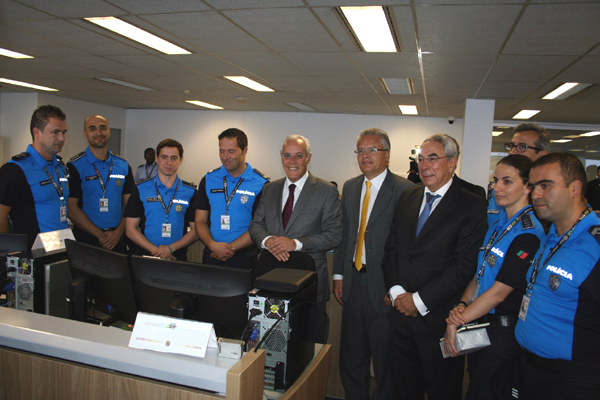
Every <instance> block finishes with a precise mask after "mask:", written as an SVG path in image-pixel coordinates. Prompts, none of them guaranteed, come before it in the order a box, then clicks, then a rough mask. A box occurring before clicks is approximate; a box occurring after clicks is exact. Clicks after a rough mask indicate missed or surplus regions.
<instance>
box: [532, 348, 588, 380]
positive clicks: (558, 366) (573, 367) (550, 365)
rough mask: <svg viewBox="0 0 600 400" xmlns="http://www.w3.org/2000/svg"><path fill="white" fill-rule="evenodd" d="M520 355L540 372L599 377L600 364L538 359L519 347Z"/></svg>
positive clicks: (538, 357)
mask: <svg viewBox="0 0 600 400" xmlns="http://www.w3.org/2000/svg"><path fill="white" fill-rule="evenodd" d="M521 354H522V355H523V357H525V360H526V361H527V362H528V363H529V365H531V366H533V367H535V368H537V369H541V370H542V371H547V372H555V373H565V374H577V375H585V376H590V375H592V376H598V375H600V364H599V363H595V362H588V361H569V360H561V359H552V358H544V357H540V356H538V355H536V354H533V353H532V352H530V351H529V350H527V349H525V348H523V347H521Z"/></svg>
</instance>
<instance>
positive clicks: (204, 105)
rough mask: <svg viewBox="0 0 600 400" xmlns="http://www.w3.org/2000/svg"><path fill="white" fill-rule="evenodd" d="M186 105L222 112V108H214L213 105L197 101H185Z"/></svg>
mask: <svg viewBox="0 0 600 400" xmlns="http://www.w3.org/2000/svg"><path fill="white" fill-rule="evenodd" d="M185 102H186V103H190V104H194V105H197V106H200V107H206V108H211V109H213V110H222V109H223V107H219V106H215V105H214V104H210V103H205V102H203V101H198V100H186V101H185Z"/></svg>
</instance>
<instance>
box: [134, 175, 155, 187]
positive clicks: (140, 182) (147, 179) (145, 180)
mask: <svg viewBox="0 0 600 400" xmlns="http://www.w3.org/2000/svg"><path fill="white" fill-rule="evenodd" d="M150 179H154V177H153V176H151V177H150V178H146V179H144V180H141V181H139V182H138V183H136V185H141V184H142V183H144V182H148V181H149V180H150Z"/></svg>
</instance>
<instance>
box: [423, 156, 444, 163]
mask: <svg viewBox="0 0 600 400" xmlns="http://www.w3.org/2000/svg"><path fill="white" fill-rule="evenodd" d="M442 158H445V159H448V158H452V156H443V157H438V156H431V157H422V156H419V157H417V162H418V163H419V164H421V163H422V162H425V161H427V162H428V163H429V164H437V162H438V161H440V160H441V159H442Z"/></svg>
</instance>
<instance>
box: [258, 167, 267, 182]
mask: <svg viewBox="0 0 600 400" xmlns="http://www.w3.org/2000/svg"><path fill="white" fill-rule="evenodd" d="M254 172H256V173H257V174H258V175H260V176H262V177H263V178H265V179H266V180H267V182H271V178H269V177H268V176H266V175H265V174H263V173H262V172H260V171H259V170H257V169H256V168H254Z"/></svg>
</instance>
